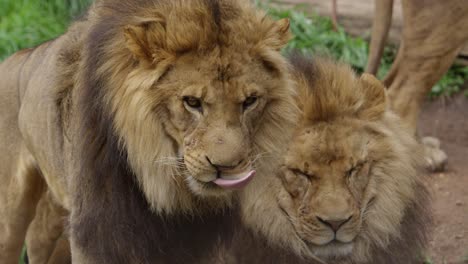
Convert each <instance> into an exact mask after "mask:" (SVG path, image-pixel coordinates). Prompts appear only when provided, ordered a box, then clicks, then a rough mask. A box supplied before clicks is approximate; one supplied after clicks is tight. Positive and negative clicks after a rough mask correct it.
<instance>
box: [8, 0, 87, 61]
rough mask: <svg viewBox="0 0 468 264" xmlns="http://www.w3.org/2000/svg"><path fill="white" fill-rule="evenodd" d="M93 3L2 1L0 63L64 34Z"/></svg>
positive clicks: (71, 0)
mask: <svg viewBox="0 0 468 264" xmlns="http://www.w3.org/2000/svg"><path fill="white" fill-rule="evenodd" d="M89 3H90V0H0V6H1V8H0V60H2V59H4V58H5V57H7V56H9V55H10V54H12V53H13V52H15V51H17V50H20V49H23V48H28V47H33V46H36V45H38V44H40V43H42V42H44V41H47V40H49V39H53V38H55V37H57V36H58V35H60V34H62V33H63V32H64V31H65V30H66V28H67V26H68V24H69V23H70V21H71V20H72V18H74V17H75V16H77V15H78V14H80V13H81V12H82V10H83V9H84V8H85V7H86V6H87V5H88V4H89Z"/></svg>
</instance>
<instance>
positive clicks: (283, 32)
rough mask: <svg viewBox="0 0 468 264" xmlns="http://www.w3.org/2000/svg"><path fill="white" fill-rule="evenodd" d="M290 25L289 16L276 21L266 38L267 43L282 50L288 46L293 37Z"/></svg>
mask: <svg viewBox="0 0 468 264" xmlns="http://www.w3.org/2000/svg"><path fill="white" fill-rule="evenodd" d="M289 25H290V23H289V19H287V18H283V19H280V20H278V21H276V22H274V24H273V27H272V28H271V29H270V31H269V32H268V34H267V38H266V39H265V42H266V44H267V45H268V46H270V47H272V48H273V49H276V50H280V49H281V48H283V47H284V46H286V44H288V41H289V40H290V39H291V33H290V32H289Z"/></svg>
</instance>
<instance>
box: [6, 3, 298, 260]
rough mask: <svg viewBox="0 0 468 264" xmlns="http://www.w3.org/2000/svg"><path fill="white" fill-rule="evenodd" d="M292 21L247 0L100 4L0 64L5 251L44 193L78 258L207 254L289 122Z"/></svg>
mask: <svg viewBox="0 0 468 264" xmlns="http://www.w3.org/2000/svg"><path fill="white" fill-rule="evenodd" d="M288 27H289V23H288V21H287V20H280V21H276V22H275V21H272V20H271V19H270V18H268V17H266V16H265V14H264V13H262V12H260V11H257V10H255V8H253V6H252V4H251V3H250V1H247V0H245V1H238V0H191V1H189V0H135V1H129V0H127V1H120V0H101V1H97V2H96V3H95V4H94V5H93V6H92V7H91V8H90V9H89V11H88V12H87V14H86V15H85V16H84V17H83V18H82V19H81V20H80V21H77V22H75V23H74V24H73V25H72V26H71V27H70V28H69V30H68V32H67V33H65V34H64V35H62V36H60V37H59V38H57V39H55V40H52V41H49V42H47V43H44V44H42V45H40V46H38V47H36V48H34V49H29V50H23V51H20V52H18V53H16V54H15V55H13V56H12V57H10V58H9V59H7V60H6V61H4V62H3V63H2V64H1V65H0V74H1V77H2V78H1V79H2V83H1V85H0V113H1V115H0V140H1V144H0V150H1V152H2V153H4V154H3V155H2V156H1V158H0V263H17V261H18V257H19V255H20V251H21V248H22V245H23V242H24V237H25V233H26V230H27V228H28V225H29V224H30V222H31V220H32V219H33V218H34V215H35V209H36V205H37V203H38V201H39V200H40V199H41V198H42V197H44V195H50V197H51V199H49V200H51V201H53V204H54V206H56V207H63V208H64V209H65V210H66V211H68V212H69V213H70V215H69V216H68V222H69V227H70V231H69V232H70V242H71V252H72V260H73V262H74V263H154V262H158V263H194V262H197V261H200V259H202V257H203V256H205V255H206V254H205V253H206V252H207V251H209V250H211V247H210V245H211V244H213V243H214V242H215V241H217V240H218V238H219V236H220V234H222V232H225V229H226V226H227V225H226V223H227V222H229V221H230V217H231V216H230V214H229V210H227V209H228V208H230V206H231V204H235V203H236V202H235V200H236V196H237V191H234V189H241V188H244V190H243V193H249V192H255V189H254V188H253V187H250V186H246V185H247V184H248V183H249V181H252V183H251V184H254V183H255V184H257V185H258V184H259V183H260V182H261V181H263V180H265V179H268V177H271V175H273V172H272V171H271V170H272V168H270V167H271V166H266V165H262V164H271V163H274V162H276V161H275V160H274V158H271V159H268V158H266V157H265V156H267V157H275V156H276V155H275V153H278V151H279V150H280V149H282V146H283V145H284V144H285V139H286V138H287V136H285V135H287V134H288V130H289V129H288V127H291V126H292V124H293V122H294V120H295V112H296V110H295V109H296V107H295V104H294V101H293V95H294V93H295V91H294V89H293V88H292V86H291V85H290V84H289V78H288V73H287V66H286V65H287V63H286V61H285V59H284V58H283V57H282V56H281V55H280V53H279V50H280V48H281V47H283V46H284V45H285V44H286V43H287V41H288V39H289V33H288ZM254 174H257V176H255V178H253V177H254ZM51 204H52V202H50V201H49V205H51ZM40 208H42V207H39V209H40ZM38 213H40V212H38ZM43 218H44V219H47V217H43ZM41 219H42V218H41ZM38 221H39V220H38ZM34 226H41V225H40V223H38V224H35V225H34ZM58 236H60V233H59V232H57V235H56V237H51V236H49V237H48V238H47V241H38V242H40V243H42V244H43V245H46V244H48V245H50V247H49V248H47V247H45V246H44V247H42V248H41V250H52V249H53V245H54V244H55V241H54V239H57V238H58ZM37 239H38V240H40V239H41V237H37ZM33 242H34V241H32V243H33ZM28 248H29V249H30V251H29V254H34V252H33V251H34V250H32V249H34V248H35V247H34V246H33V245H28ZM41 254H42V255H44V256H45V259H44V260H43V261H46V260H47V256H48V255H50V254H44V252H41Z"/></svg>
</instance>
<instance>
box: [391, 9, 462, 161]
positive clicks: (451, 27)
mask: <svg viewBox="0 0 468 264" xmlns="http://www.w3.org/2000/svg"><path fill="white" fill-rule="evenodd" d="M402 4H403V17H404V21H405V26H404V28H403V33H402V41H401V44H400V48H399V50H398V54H397V57H396V60H395V62H394V64H393V65H392V68H391V70H390V72H389V73H388V75H387V76H386V78H385V80H384V83H385V84H386V85H387V87H388V88H389V98H390V103H391V107H392V108H393V110H394V111H395V112H396V113H398V114H399V115H400V116H401V118H402V119H403V121H404V122H405V123H406V125H407V126H408V127H409V128H410V129H411V130H412V132H413V133H414V134H415V135H416V124H417V120H418V116H419V113H420V111H421V106H422V104H423V102H424V100H425V99H426V96H427V94H428V93H429V91H430V90H431V88H432V87H433V86H434V85H435V84H436V83H437V81H438V80H439V79H440V78H441V77H442V75H443V74H444V73H445V72H446V71H447V70H448V69H449V67H450V66H451V65H452V63H453V61H454V60H455V57H456V56H457V54H458V53H459V51H460V49H461V48H462V47H463V46H464V44H465V43H466V41H467V40H468V33H467V31H466V30H464V29H465V28H466V25H467V24H468V16H467V15H466V14H467V12H468V6H467V5H465V4H464V2H463V1H461V0H448V1H437V0H428V1H424V3H422V2H421V3H420V2H418V1H403V3H402ZM428 14H430V16H429V15H428ZM433 17H437V19H431V18H433ZM421 141H422V143H423V144H424V148H425V153H426V160H427V161H428V164H427V166H428V168H429V169H431V170H441V169H443V168H444V166H445V164H446V162H447V155H445V153H444V152H443V151H442V150H441V149H440V146H439V144H438V143H437V140H436V141H434V139H432V138H429V139H423V140H421ZM434 143H437V144H434Z"/></svg>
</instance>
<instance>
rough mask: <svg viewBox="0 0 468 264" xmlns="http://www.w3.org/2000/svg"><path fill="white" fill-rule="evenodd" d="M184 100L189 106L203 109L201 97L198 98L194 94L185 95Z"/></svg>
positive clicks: (199, 109)
mask: <svg viewBox="0 0 468 264" xmlns="http://www.w3.org/2000/svg"><path fill="white" fill-rule="evenodd" d="M183 100H184V103H185V104H186V105H187V106H188V107H191V108H194V109H196V110H198V111H201V108H202V103H201V101H200V99H198V98H196V97H193V96H184V98H183Z"/></svg>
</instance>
